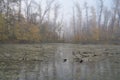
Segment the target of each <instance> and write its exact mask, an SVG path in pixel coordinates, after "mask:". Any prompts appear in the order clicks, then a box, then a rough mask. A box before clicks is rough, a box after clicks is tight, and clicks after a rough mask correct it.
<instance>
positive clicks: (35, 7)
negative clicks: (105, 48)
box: [0, 0, 120, 43]
mask: <svg viewBox="0 0 120 80" xmlns="http://www.w3.org/2000/svg"><path fill="white" fill-rule="evenodd" d="M43 3H44V5H43ZM111 4H112V5H111V6H110V7H107V6H106V5H105V4H104V0H97V5H98V6H97V7H94V6H89V5H88V3H87V2H85V3H84V5H83V6H82V5H81V1H80V0H78V2H75V3H74V6H73V7H72V8H71V11H72V14H71V17H70V19H69V21H64V18H65V17H66V15H63V14H61V13H64V12H61V8H62V5H61V4H60V3H59V2H58V1H57V0H45V1H44V0H40V1H39V2H37V1H36V0H0V42H22V43H26V42H79V43H96V42H98V43H100V42H114V41H115V42H116V41H117V42H119V41H120V1H119V0H112V1H111ZM66 26H67V27H66Z"/></svg>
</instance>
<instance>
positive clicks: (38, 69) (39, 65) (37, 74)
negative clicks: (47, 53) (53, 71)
mask: <svg viewBox="0 0 120 80" xmlns="http://www.w3.org/2000/svg"><path fill="white" fill-rule="evenodd" d="M40 67H41V62H38V66H37V71H36V80H39V77H40Z"/></svg>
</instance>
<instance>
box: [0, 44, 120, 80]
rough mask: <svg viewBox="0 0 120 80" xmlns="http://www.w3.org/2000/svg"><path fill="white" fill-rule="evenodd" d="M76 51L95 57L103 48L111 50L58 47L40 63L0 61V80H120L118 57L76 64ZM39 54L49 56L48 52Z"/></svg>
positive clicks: (73, 46) (119, 59) (36, 61)
mask: <svg viewBox="0 0 120 80" xmlns="http://www.w3.org/2000/svg"><path fill="white" fill-rule="evenodd" d="M57 45H58V44H57ZM29 46H30V45H29ZM45 46H46V45H45ZM51 46H52V45H51ZM36 48H37V49H39V47H36ZM76 48H77V49H78V50H79V51H82V50H88V48H90V50H92V51H93V50H94V51H95V53H97V51H101V53H102V51H103V49H104V48H107V49H111V47H110V48H109V47H108V46H107V47H104V48H102V47H101V46H98V47H95V46H89V47H88V46H87V47H86V46H81V47H79V46H78V45H77V46H76V47H75V45H72V44H71V45H70V44H69V45H59V46H55V47H54V51H53V52H52V54H51V55H47V54H46V55H45V57H46V58H43V60H35V59H34V60H21V61H19V60H1V61H0V80H120V54H119V53H117V54H116V55H112V56H107V57H105V56H104V57H103V58H100V59H99V60H94V61H83V62H82V63H80V62H77V61H74V58H73V52H74V51H76V50H77V49H76ZM95 48H96V49H95ZM114 48H115V49H117V50H119V48H120V47H113V48H112V49H114ZM43 50H44V52H48V53H49V50H46V49H43ZM43 50H42V51H43ZM115 51H116V50H115ZM44 52H43V54H44ZM64 59H66V61H64Z"/></svg>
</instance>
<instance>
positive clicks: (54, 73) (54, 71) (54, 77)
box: [53, 53, 56, 80]
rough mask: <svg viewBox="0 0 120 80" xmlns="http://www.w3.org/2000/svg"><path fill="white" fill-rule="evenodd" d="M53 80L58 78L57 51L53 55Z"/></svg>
mask: <svg viewBox="0 0 120 80" xmlns="http://www.w3.org/2000/svg"><path fill="white" fill-rule="evenodd" d="M53 80H56V66H55V53H54V56H53Z"/></svg>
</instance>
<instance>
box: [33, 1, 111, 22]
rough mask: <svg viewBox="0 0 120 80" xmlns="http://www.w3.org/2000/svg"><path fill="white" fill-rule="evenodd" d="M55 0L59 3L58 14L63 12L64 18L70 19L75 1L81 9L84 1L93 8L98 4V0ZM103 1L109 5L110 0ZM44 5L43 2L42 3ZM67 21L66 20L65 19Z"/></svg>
mask: <svg viewBox="0 0 120 80" xmlns="http://www.w3.org/2000/svg"><path fill="white" fill-rule="evenodd" d="M35 1H37V2H40V1H41V0H35ZM42 1H46V0H42ZM55 1H56V2H58V3H59V4H61V9H60V13H59V14H64V17H65V18H64V20H65V19H70V17H71V16H72V15H71V14H72V8H73V6H74V4H75V3H76V2H79V3H80V6H81V8H82V9H83V6H84V2H87V3H88V6H89V7H91V6H94V7H95V8H96V7H97V6H98V0H55ZM103 1H104V5H105V6H111V5H110V3H111V2H110V1H111V0H103ZM42 4H43V6H44V3H42ZM53 15H54V14H52V15H51V16H53ZM65 21H67V20H65Z"/></svg>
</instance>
